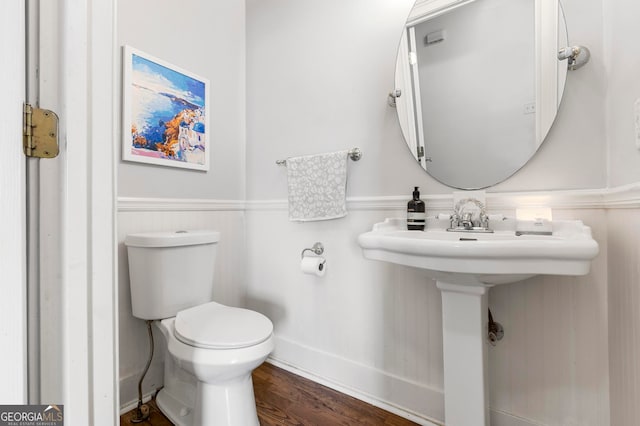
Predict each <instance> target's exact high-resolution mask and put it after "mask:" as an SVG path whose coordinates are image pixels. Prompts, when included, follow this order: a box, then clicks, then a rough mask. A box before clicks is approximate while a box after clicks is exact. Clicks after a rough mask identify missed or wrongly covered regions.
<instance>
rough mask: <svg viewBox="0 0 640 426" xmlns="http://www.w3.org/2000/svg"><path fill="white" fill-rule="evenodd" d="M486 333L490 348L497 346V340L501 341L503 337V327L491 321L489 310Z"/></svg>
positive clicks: (491, 316)
mask: <svg viewBox="0 0 640 426" xmlns="http://www.w3.org/2000/svg"><path fill="white" fill-rule="evenodd" d="M487 329H488V330H487V331H488V336H487V337H488V339H489V343H491V345H492V346H495V345H497V344H498V341H499V340H502V338H503V337H504V327H502V324H500V323H499V322H496V321H494V320H493V315H491V309H489V325H488V327H487Z"/></svg>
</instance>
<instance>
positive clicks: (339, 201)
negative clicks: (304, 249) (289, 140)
mask: <svg viewBox="0 0 640 426" xmlns="http://www.w3.org/2000/svg"><path fill="white" fill-rule="evenodd" d="M348 153H349V151H338V152H329V153H326V154H315V155H305V156H303V157H291V158H287V182H288V187H289V220H292V221H301V222H306V221H312V220H329V219H337V218H339V217H344V216H346V215H347V201H346V193H347V154H348Z"/></svg>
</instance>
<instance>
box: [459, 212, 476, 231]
mask: <svg viewBox="0 0 640 426" xmlns="http://www.w3.org/2000/svg"><path fill="white" fill-rule="evenodd" d="M460 225H461V226H462V227H463V228H464V229H466V230H469V229H472V228H473V221H472V220H471V213H469V212H466V213H464V214H463V215H462V220H461V221H460V222H458V226H460Z"/></svg>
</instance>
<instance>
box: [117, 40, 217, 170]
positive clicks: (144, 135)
mask: <svg viewBox="0 0 640 426" xmlns="http://www.w3.org/2000/svg"><path fill="white" fill-rule="evenodd" d="M124 67H125V68H124V79H123V80H124V91H123V92H124V93H123V96H124V103H123V106H124V113H123V117H124V120H125V122H124V126H123V127H124V130H123V138H124V143H123V158H124V159H125V160H128V161H137V162H143V163H151V164H158V165H165V166H172V167H182V168H190V169H196V170H208V169H209V143H208V139H209V138H208V135H209V131H210V130H209V128H208V119H207V113H208V86H209V84H208V81H207V80H206V79H204V78H201V77H198V76H196V75H194V74H192V73H189V72H187V71H185V70H182V69H180V68H178V67H176V66H174V65H170V64H168V63H166V62H164V61H161V60H159V59H157V58H153V57H151V56H150V55H147V54H144V53H142V52H140V51H137V50H135V49H133V48H131V47H129V46H125V60H124ZM127 121H129V122H128V123H127Z"/></svg>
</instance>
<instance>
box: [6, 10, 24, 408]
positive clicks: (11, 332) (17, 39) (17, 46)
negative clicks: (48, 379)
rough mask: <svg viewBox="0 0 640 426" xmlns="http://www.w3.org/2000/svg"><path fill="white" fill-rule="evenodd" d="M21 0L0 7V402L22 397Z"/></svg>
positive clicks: (22, 62) (22, 31) (22, 76)
mask: <svg viewBox="0 0 640 426" xmlns="http://www.w3.org/2000/svg"><path fill="white" fill-rule="evenodd" d="M24 17H25V15H24V1H18V0H15V1H10V2H6V4H3V7H2V13H0V45H1V46H2V47H1V48H0V52H2V54H3V61H2V67H0V70H1V71H0V73H1V74H0V76H1V78H0V93H1V96H0V146H1V147H2V151H1V153H2V154H1V155H0V220H1V222H0V224H1V225H0V274H1V278H0V282H1V283H2V284H1V285H0V294H1V297H0V348H2V349H0V377H2V380H0V404H24V403H26V402H27V390H28V389H27V339H26V338H27V333H26V240H25V235H26V219H25V218H26V213H25V209H26V208H25V192H26V190H25V158H24V156H23V154H22V103H23V101H24V95H25V45H24V39H25V23H24V22H25V19H24Z"/></svg>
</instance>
